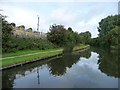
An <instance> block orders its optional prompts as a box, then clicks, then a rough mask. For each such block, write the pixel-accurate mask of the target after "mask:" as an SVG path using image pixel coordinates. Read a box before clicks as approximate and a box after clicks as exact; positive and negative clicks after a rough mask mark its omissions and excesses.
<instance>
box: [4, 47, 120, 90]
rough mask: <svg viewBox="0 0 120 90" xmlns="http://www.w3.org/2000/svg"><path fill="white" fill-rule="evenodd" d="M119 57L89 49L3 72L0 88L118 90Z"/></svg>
mask: <svg viewBox="0 0 120 90" xmlns="http://www.w3.org/2000/svg"><path fill="white" fill-rule="evenodd" d="M119 78H120V74H118V53H117V52H116V51H111V50H104V49H100V48H99V49H98V48H90V49H88V50H85V51H83V52H73V53H70V54H66V55H64V56H63V57H59V58H57V59H53V60H45V61H39V62H35V63H32V64H28V65H24V66H20V67H16V68H13V69H9V70H6V71H3V74H2V79H3V81H2V83H3V88H118V79H119Z"/></svg>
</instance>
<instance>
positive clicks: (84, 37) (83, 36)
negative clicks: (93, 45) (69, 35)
mask: <svg viewBox="0 0 120 90" xmlns="http://www.w3.org/2000/svg"><path fill="white" fill-rule="evenodd" d="M79 35H80V39H81V43H83V44H89V43H90V40H91V33H90V32H89V31H86V32H83V33H80V34H79Z"/></svg>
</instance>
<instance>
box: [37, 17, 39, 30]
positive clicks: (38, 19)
mask: <svg viewBox="0 0 120 90" xmlns="http://www.w3.org/2000/svg"><path fill="white" fill-rule="evenodd" d="M37 31H38V32H39V16H38V24H37Z"/></svg>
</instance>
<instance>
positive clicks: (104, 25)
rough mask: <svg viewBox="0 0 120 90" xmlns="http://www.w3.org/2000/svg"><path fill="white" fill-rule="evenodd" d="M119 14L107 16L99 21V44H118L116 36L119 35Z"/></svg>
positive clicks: (109, 45)
mask: <svg viewBox="0 0 120 90" xmlns="http://www.w3.org/2000/svg"><path fill="white" fill-rule="evenodd" d="M119 27H120V15H114V16H108V17H106V18H104V19H102V20H101V21H100V22H99V27H98V31H99V40H100V46H104V47H111V46H118V36H119V35H120V33H119V32H120V28H119Z"/></svg>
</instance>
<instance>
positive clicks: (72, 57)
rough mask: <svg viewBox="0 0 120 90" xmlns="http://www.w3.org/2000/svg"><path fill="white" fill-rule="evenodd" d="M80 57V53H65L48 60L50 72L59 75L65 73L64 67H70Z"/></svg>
mask: <svg viewBox="0 0 120 90" xmlns="http://www.w3.org/2000/svg"><path fill="white" fill-rule="evenodd" d="M79 58H80V54H79V53H77V54H75V53H74V54H72V53H70V54H65V55H64V56H63V57H62V58H60V59H57V60H52V61H50V62H48V67H49V68H50V72H51V74H53V75H55V76H60V75H63V74H65V73H66V68H67V67H68V68H71V67H72V65H73V64H75V63H76V62H77V61H78V60H79Z"/></svg>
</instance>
